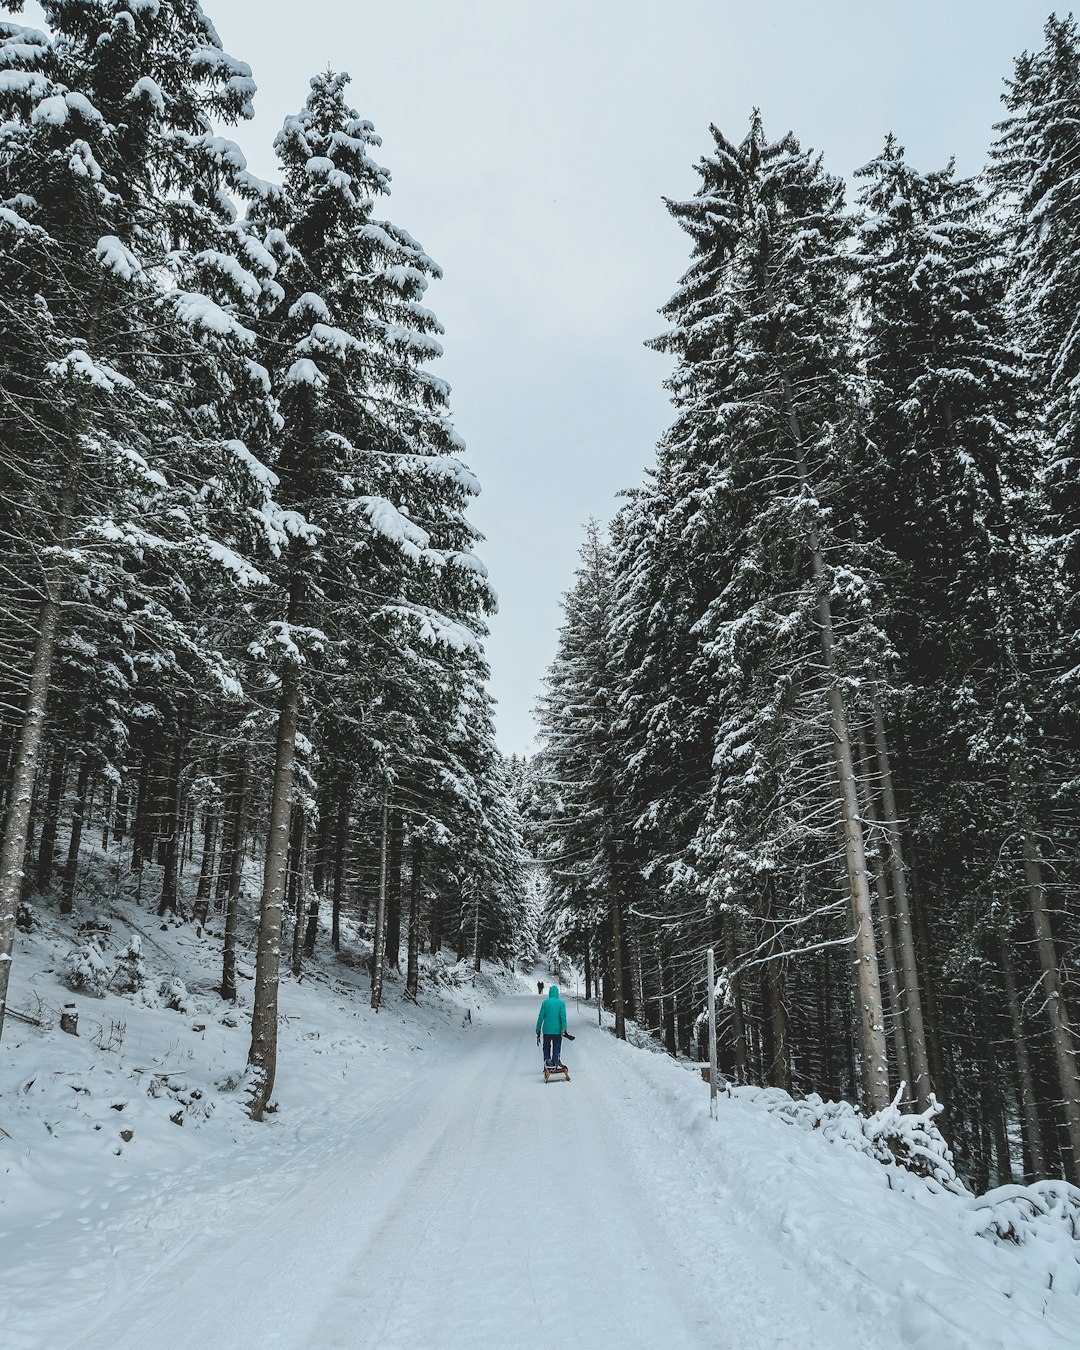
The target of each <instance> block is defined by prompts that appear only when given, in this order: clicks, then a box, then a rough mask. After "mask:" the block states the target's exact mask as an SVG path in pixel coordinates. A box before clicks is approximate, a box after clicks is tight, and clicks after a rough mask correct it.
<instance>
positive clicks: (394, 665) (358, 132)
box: [250, 72, 493, 1116]
mask: <svg viewBox="0 0 1080 1350" xmlns="http://www.w3.org/2000/svg"><path fill="white" fill-rule="evenodd" d="M347 85H348V76H347V75H344V74H341V73H333V72H328V73H326V74H324V75H320V76H317V77H315V78H314V79H313V80H312V81H311V92H310V94H309V97H308V99H307V102H306V103H305V106H304V108H303V109H302V110H301V111H300V112H299V113H298V114H297V115H295V116H293V117H290V118H288V119H287V120H286V122H285V125H284V127H283V128H282V131H281V133H280V134H279V136H278V138H277V141H276V147H277V150H278V154H279V156H280V159H281V163H282V170H283V191H282V194H281V195H280V197H272V198H271V197H268V198H266V199H265V200H264V201H263V202H262V203H261V204H260V205H259V206H258V207H257V209H256V210H255V212H254V213H253V222H252V223H253V225H254V226H256V227H257V228H258V229H259V230H261V231H263V232H265V233H266V234H267V235H268V237H270V238H271V240H272V247H273V248H274V249H275V250H276V255H277V257H278V258H279V261H280V269H279V271H278V273H277V281H278V283H279V284H280V286H281V287H282V297H281V300H280V302H279V304H278V305H277V307H276V308H275V310H274V312H273V314H272V315H271V316H270V319H269V321H268V322H267V324H266V325H265V326H264V345H265V352H266V364H267V365H268V367H269V368H270V369H271V372H272V379H273V383H274V388H275V390H276V391H277V392H278V394H279V400H280V407H281V415H282V418H283V427H282V430H281V432H280V435H279V437H278V442H279V446H280V451H279V455H278V458H277V460H276V462H275V469H276V471H277V475H278V479H279V486H278V488H277V492H278V496H279V498H280V500H281V501H282V502H283V503H284V504H285V505H286V506H288V507H289V508H290V509H292V510H294V511H296V512H298V513H299V514H301V515H302V516H303V518H304V519H305V520H306V521H308V522H309V524H310V528H311V530H312V533H311V534H310V535H308V536H305V537H304V538H298V539H297V540H296V541H295V542H294V543H293V545H292V547H291V548H290V549H289V550H287V551H286V552H285V553H284V554H283V556H282V559H281V562H280V565H279V567H278V568H277V570H276V585H277V595H278V597H279V606H280V608H279V612H278V614H277V615H276V616H275V617H274V618H273V619H272V620H270V623H271V626H272V630H273V633H274V644H275V645H276V647H277V648H278V649H279V651H281V650H283V651H284V653H285V656H284V660H283V661H282V663H281V669H280V671H279V678H280V682H281V683H280V692H279V706H278V714H277V750H276V764H277V769H276V771H275V778H274V784H275V786H274V795H273V799H272V804H271V813H270V831H271V835H270V843H269V846H268V850H267V860H266V877H265V880H264V889H263V903H262V921H261V927H260V939H259V958H258V962H257V976H256V1001H255V1010H254V1015H253V1027H252V1046H251V1055H250V1063H251V1065H252V1070H253V1086H252V1098H251V1110H252V1113H253V1114H254V1115H255V1116H258V1115H259V1114H261V1111H262V1110H263V1109H264V1108H265V1106H266V1103H267V1102H268V1100H269V1096H270V1092H271V1090H272V1087H273V1075H274V1062H275V1049H274V1045H275V1032H276V989H277V965H278V952H279V948H280V940H281V925H282V904H283V900H284V894H285V879H286V855H287V841H288V834H289V814H290V804H291V799H292V795H293V786H292V783H293V772H294V767H293V766H294V758H295V745H296V738H297V735H298V733H299V730H300V726H301V719H302V716H303V715H304V711H305V709H306V708H308V709H309V710H314V711H317V712H318V716H319V731H320V739H321V745H322V754H323V760H324V764H325V769H326V772H327V773H328V776H330V777H333V776H336V775H340V776H346V777H347V775H348V772H349V771H350V770H349V769H348V767H347V766H348V765H349V760H350V756H357V755H364V753H365V751H366V756H365V757H366V758H367V760H368V762H369V764H370V770H371V772H372V774H373V776H374V777H376V778H377V779H379V780H380V789H379V790H380V795H383V794H389V795H387V798H386V800H387V816H388V823H387V829H388V830H389V829H390V828H391V826H393V828H394V830H395V837H396V838H397V839H398V840H400V844H401V846H403V845H404V840H403V839H402V838H401V835H400V827H399V826H398V825H397V824H396V823H395V822H396V819H397V818H396V816H395V817H392V816H391V812H392V811H395V810H396V806H395V803H394V801H393V789H394V785H395V783H397V782H398V781H399V780H401V779H402V778H403V777H404V776H406V774H407V770H408V760H409V757H410V755H416V754H419V753H420V750H419V749H418V746H419V744H420V743H421V742H423V741H424V740H425V735H426V741H427V743H428V744H431V743H434V742H436V741H437V740H438V736H439V733H440V731H441V730H442V729H441V728H433V727H431V726H430V725H428V726H427V727H426V728H424V731H423V733H422V734H420V735H419V741H418V739H417V737H418V732H417V722H418V719H417V717H415V716H413V715H411V712H415V710H416V708H417V707H418V706H420V707H422V706H423V705H422V703H421V704H420V705H418V704H417V700H416V697H415V691H413V690H410V688H409V687H408V686H409V683H410V681H412V682H413V683H414V684H415V683H416V676H417V671H418V670H420V668H421V667H423V666H424V664H425V662H426V661H428V660H429V659H430V658H432V657H433V656H434V654H435V653H436V652H439V651H442V652H444V653H445V657H446V661H447V662H448V663H449V664H450V665H451V666H453V664H454V662H455V660H456V659H457V656H458V655H459V654H460V653H462V652H467V651H470V650H473V649H475V648H476V647H477V645H478V639H479V636H480V634H481V632H482V617H481V616H482V614H483V612H484V611H485V609H486V608H488V607H490V605H491V604H492V603H493V600H492V597H491V594H490V592H489V590H488V587H487V582H486V573H485V570H484V568H483V566H482V564H481V563H480V562H479V561H478V560H477V559H476V557H475V555H474V554H473V552H472V546H473V544H474V542H475V539H476V535H475V532H474V531H473V529H472V528H471V526H470V525H469V524H468V522H467V521H466V519H465V515H464V511H465V508H466V505H467V503H468V501H469V499H470V498H471V496H472V494H473V493H474V492H475V491H476V485H475V480H473V479H472V477H471V475H470V474H469V473H468V472H467V471H466V470H465V469H464V467H463V466H462V465H461V464H460V462H459V460H458V459H457V458H456V453H455V452H456V451H457V450H459V449H460V445H461V442H460V440H459V438H458V437H457V435H456V433H455V432H454V430H453V428H452V426H451V424H450V422H449V419H448V415H447V398H448V394H449V390H448V389H447V387H446V385H445V384H444V383H443V382H442V381H440V380H438V379H437V378H436V377H435V376H433V375H432V374H431V373H430V372H429V371H428V370H427V369H426V363H427V362H428V361H429V360H430V359H432V358H433V357H437V356H438V355H439V354H440V352H441V348H440V347H439V344H438V341H437V338H436V335H437V334H438V333H439V332H441V329H440V327H439V324H438V321H437V320H436V319H435V317H434V315H433V314H432V313H431V312H430V310H428V309H427V308H425V306H424V305H423V303H422V299H423V295H424V292H425V290H426V287H427V284H428V280H429V278H430V277H432V276H437V275H438V274H439V273H438V268H437V267H436V265H435V264H434V263H433V262H432V261H431V259H430V258H428V256H427V254H426V253H425V252H424V251H423V249H422V248H421V247H420V245H419V244H417V243H416V241H415V240H413V239H412V238H411V236H409V235H408V234H407V233H406V232H405V231H403V230H401V229H399V228H398V227H396V226H395V225H393V224H391V223H390V222H389V221H387V220H385V219H379V218H377V217H376V216H375V214H374V212H375V206H376V203H377V201H378V200H379V199H380V198H382V197H384V196H385V195H386V193H387V192H388V190H389V175H388V173H387V172H386V170H384V169H383V168H382V167H381V166H380V165H378V164H377V163H376V162H375V160H374V159H373V158H372V156H371V151H372V150H374V149H375V148H376V147H377V145H378V144H379V139H378V137H377V136H376V135H375V132H374V129H373V128H372V126H371V124H370V123H369V122H367V121H366V120H364V119H362V118H360V117H359V115H358V114H357V112H356V111H355V110H354V109H353V108H352V107H351V106H350V105H349V103H348V101H347V97H346V88H347ZM410 647H416V648H422V649H425V652H424V656H423V659H420V658H417V661H416V662H413V661H412V660H411V659H410V657H409V655H408V649H409V648H410ZM261 650H262V651H263V652H269V651H270V650H271V644H270V643H267V642H263V643H262V644H261ZM313 660H315V661H317V663H318V666H319V668H320V671H321V672H322V674H323V676H324V678H325V681H326V684H327V688H328V692H329V694H330V697H329V698H327V699H322V698H321V695H320V696H319V697H317V698H315V702H314V703H312V699H313V696H314V695H313V687H312V685H311V681H310V680H309V679H308V678H307V672H308V670H309V668H310V666H311V663H312V661H313ZM395 682H399V683H400V684H401V687H399V688H397V690H396V691H395ZM421 684H422V681H421ZM315 704H319V705H320V706H318V707H317V708H316V707H315ZM410 710H411V711H410ZM395 730H396V732H397V733H398V735H399V739H398V740H397V742H395V734H394V733H395ZM395 855H396V857H397V858H400V851H399V849H398V846H397V845H396V844H395ZM396 878H400V863H399V862H395V864H394V877H392V878H391V881H392V882H393V883H394V884H395V886H396V885H397V880H396ZM380 894H381V896H382V898H383V900H385V898H386V888H385V885H384V886H383V887H382V888H381V890H380ZM384 917H385V916H384ZM379 939H380V942H379V945H380V950H379V952H378V953H377V955H376V958H375V961H374V962H373V978H375V974H376V971H375V968H376V967H377V968H378V971H379V972H380V973H381V961H382V956H383V951H382V945H383V943H384V941H385V938H384V930H383V927H382V926H380V930H379ZM392 941H393V939H392ZM393 964H394V965H396V964H397V960H396V951H395V953H394V955H393ZM380 977H381V975H380ZM375 983H376V984H377V983H378V980H377V979H376V980H375ZM373 1001H374V1002H375V1004H376V1005H377V1003H378V991H377V988H374V987H373Z"/></svg>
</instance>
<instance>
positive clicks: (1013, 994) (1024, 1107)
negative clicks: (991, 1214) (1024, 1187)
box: [997, 924, 1046, 1181]
mask: <svg viewBox="0 0 1080 1350" xmlns="http://www.w3.org/2000/svg"><path fill="white" fill-rule="evenodd" d="M997 939H998V966H999V968H1000V970H1001V978H1002V983H1003V984H1004V986H1005V1006H1006V1007H1007V1008H1008V1010H1009V1023H1010V1025H1011V1027H1012V1038H1013V1050H1014V1052H1015V1054H1016V1070H1017V1075H1018V1077H1019V1088H1020V1122H1021V1126H1022V1128H1023V1132H1024V1143H1025V1145H1026V1147H1027V1154H1028V1160H1029V1162H1030V1165H1031V1172H1032V1175H1031V1176H1029V1177H1027V1178H1026V1179H1027V1180H1028V1181H1036V1180H1038V1179H1039V1178H1040V1177H1044V1176H1046V1160H1045V1154H1044V1152H1043V1142H1042V1131H1041V1130H1040V1128H1039V1104H1038V1098H1037V1097H1036V1095H1035V1080H1034V1077H1033V1075H1032V1072H1031V1060H1030V1058H1029V1056H1028V1047H1027V1034H1026V1032H1025V1030H1024V1019H1023V1014H1022V1011H1021V1007H1020V995H1019V993H1018V991H1017V988H1016V975H1015V973H1014V971H1013V962H1012V952H1011V950H1010V947H1009V935H1008V934H1007V933H1006V932H1005V930H1004V928H1003V927H1002V926H1001V925H1000V924H999V925H998V929H997Z"/></svg>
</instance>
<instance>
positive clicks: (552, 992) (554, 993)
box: [548, 984, 559, 998]
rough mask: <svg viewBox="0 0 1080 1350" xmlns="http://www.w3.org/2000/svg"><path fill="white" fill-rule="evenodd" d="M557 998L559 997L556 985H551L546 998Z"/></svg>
mask: <svg viewBox="0 0 1080 1350" xmlns="http://www.w3.org/2000/svg"><path fill="white" fill-rule="evenodd" d="M558 997H559V986H558V985H557V984H553V985H552V986H551V987H550V988H549V989H548V998H558Z"/></svg>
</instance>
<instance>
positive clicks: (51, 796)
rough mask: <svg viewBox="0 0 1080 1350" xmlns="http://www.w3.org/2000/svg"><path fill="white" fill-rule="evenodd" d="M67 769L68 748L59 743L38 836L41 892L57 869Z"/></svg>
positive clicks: (39, 888) (38, 869) (53, 760)
mask: <svg viewBox="0 0 1080 1350" xmlns="http://www.w3.org/2000/svg"><path fill="white" fill-rule="evenodd" d="M66 771H67V749H66V747H65V746H64V745H62V744H60V743H57V745H56V747H55V749H54V750H53V757H52V768H51V770H50V772H49V790H48V792H47V793H46V794H45V806H44V809H43V810H42V812H41V835H40V836H39V838H38V856H37V888H38V890H39V891H41V892H45V891H47V890H48V889H49V887H50V886H51V885H52V879H53V872H54V871H55V869H56V831H57V827H58V825H59V824H60V799H61V797H62V796H63V792H64V778H65V775H66Z"/></svg>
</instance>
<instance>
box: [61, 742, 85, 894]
mask: <svg viewBox="0 0 1080 1350" xmlns="http://www.w3.org/2000/svg"><path fill="white" fill-rule="evenodd" d="M89 781H90V752H89V749H88V748H86V747H84V749H83V755H82V759H81V760H80V761H79V776H78V778H77V780H76V783H75V807H74V810H73V811H72V813H71V837H70V839H69V840H68V853H67V861H66V862H65V864H64V877H63V881H62V883H61V887H60V913H61V914H70V913H71V911H72V909H73V908H74V904H75V878H76V876H77V875H78V871H79V846H80V845H81V844H82V833H83V822H84V820H85V819H86V788H87V784H88V783H89Z"/></svg>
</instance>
